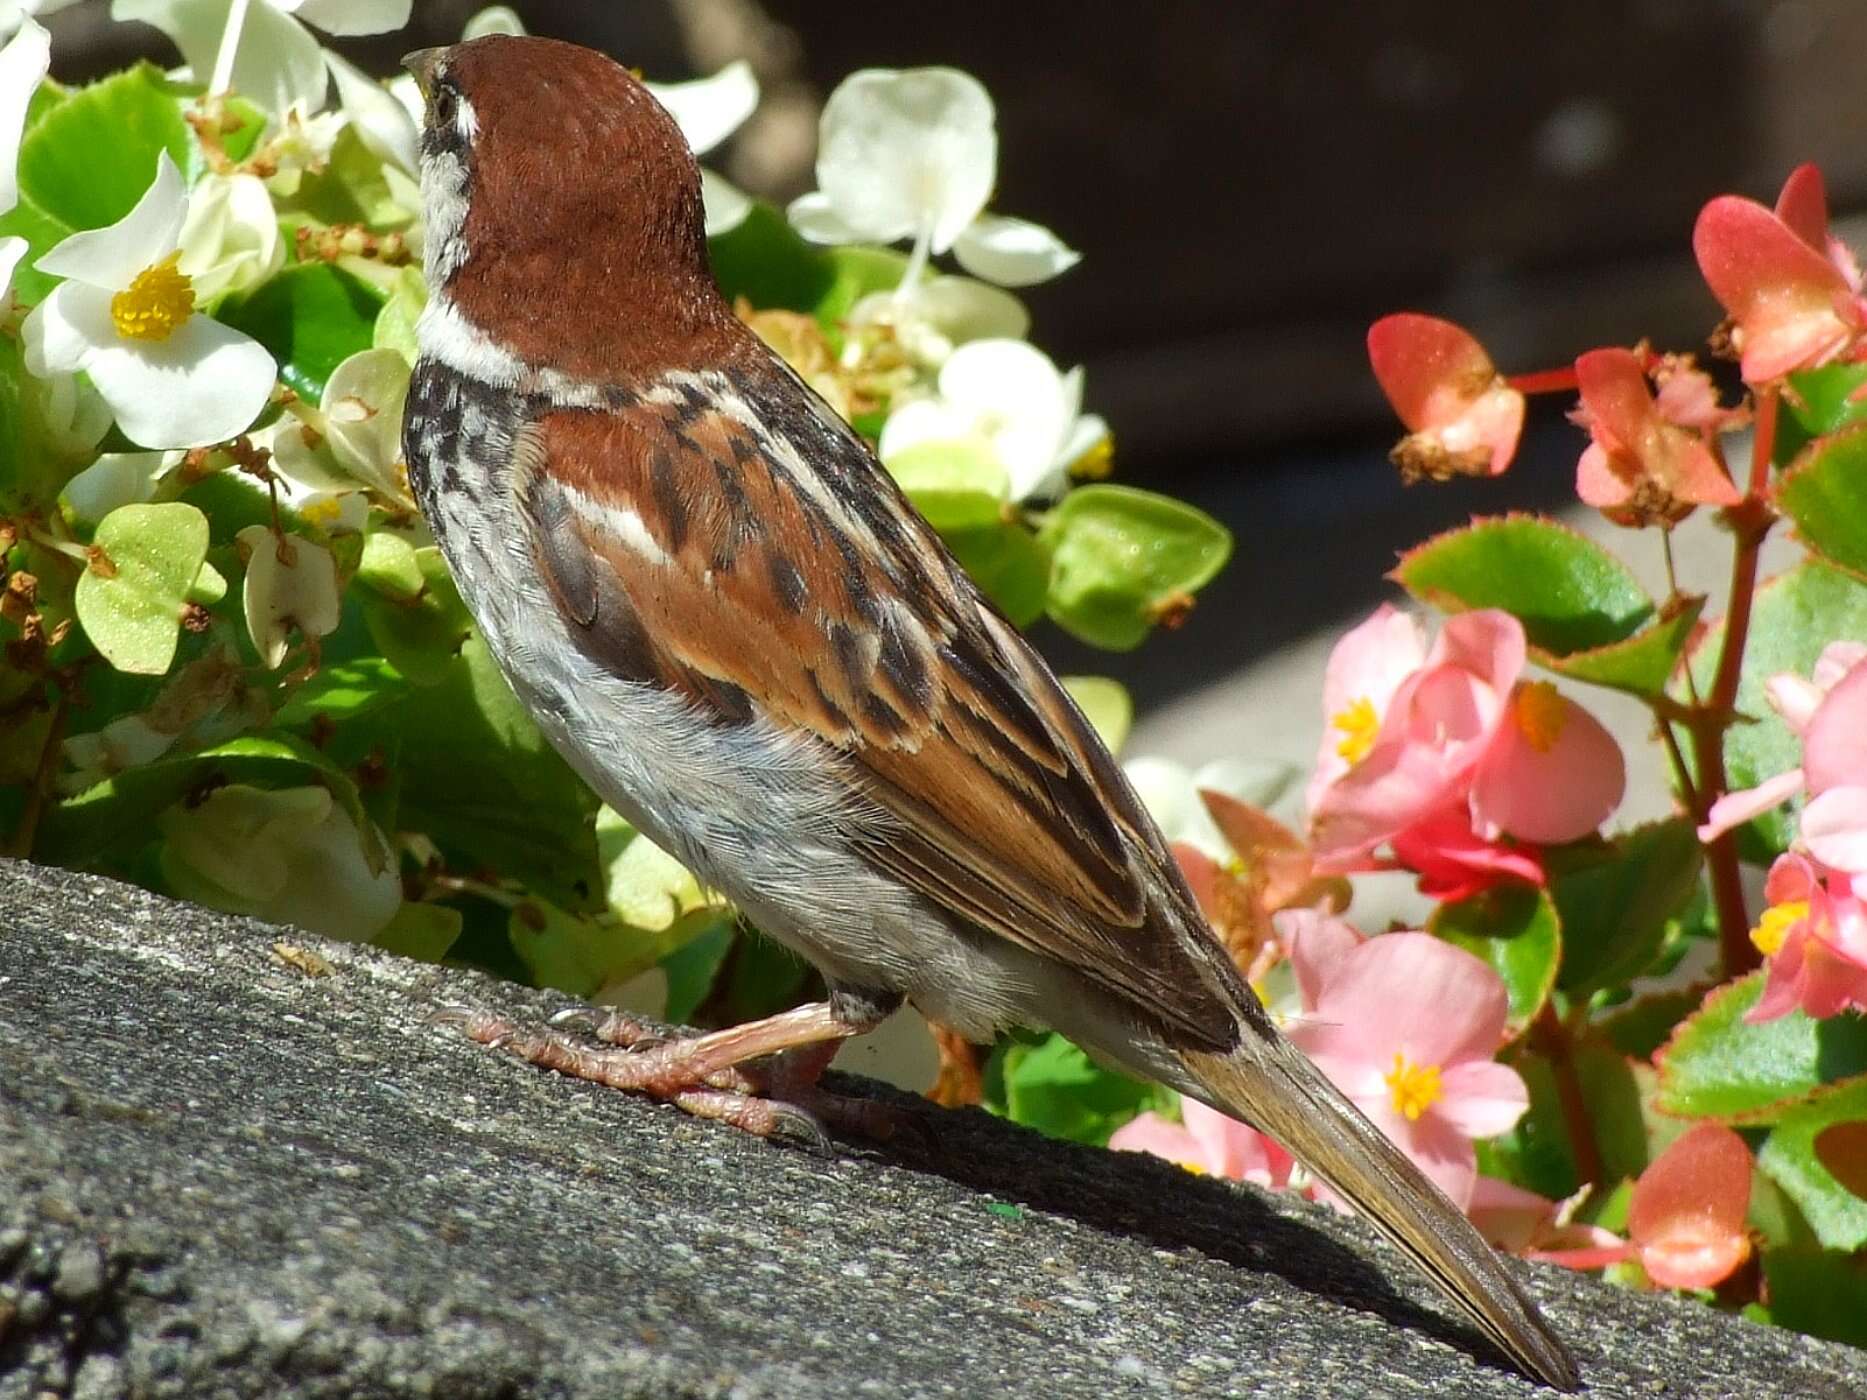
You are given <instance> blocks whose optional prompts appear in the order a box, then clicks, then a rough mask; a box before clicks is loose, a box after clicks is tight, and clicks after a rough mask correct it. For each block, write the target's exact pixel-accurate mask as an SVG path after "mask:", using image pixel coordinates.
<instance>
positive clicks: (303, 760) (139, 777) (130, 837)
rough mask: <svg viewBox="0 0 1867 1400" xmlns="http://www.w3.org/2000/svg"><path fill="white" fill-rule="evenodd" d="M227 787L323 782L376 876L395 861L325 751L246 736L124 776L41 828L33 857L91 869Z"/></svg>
mask: <svg viewBox="0 0 1867 1400" xmlns="http://www.w3.org/2000/svg"><path fill="white" fill-rule="evenodd" d="M227 783H245V784H247V785H249V786H251V787H260V788H289V787H302V786H304V785H306V784H309V783H321V784H323V785H324V786H325V787H326V788H327V789H329V790H330V794H331V796H332V797H334V798H335V799H336V800H337V803H338V805H339V806H340V807H342V808H343V809H344V811H345V812H346V813H347V814H348V815H349V817H350V819H351V820H352V821H354V822H355V823H356V825H357V829H358V830H359V831H361V832H362V833H363V839H364V852H365V854H366V856H367V857H368V859H369V863H370V866H371V868H372V869H374V870H381V869H382V868H383V865H384V863H385V862H386V861H387V859H388V856H387V852H386V851H385V849H384V847H383V844H382V838H381V836H380V835H379V834H378V833H377V831H376V828H375V824H374V823H373V822H371V821H370V820H369V817H368V814H367V813H366V812H365V811H364V808H363V803H362V799H361V795H360V794H359V793H358V791H357V785H356V783H355V782H353V781H352V780H351V778H350V776H349V774H347V773H345V772H344V771H343V770H342V769H341V768H339V767H338V766H337V765H336V764H334V763H332V762H331V761H330V759H328V758H327V757H325V756H324V755H323V754H322V753H320V752H319V751H318V750H317V749H315V748H313V747H312V746H311V745H310V744H307V743H305V742H304V741H302V740H300V739H296V738H293V737H291V736H290V735H284V734H274V735H261V734H251V735H245V736H242V737H241V738H238V739H230V740H229V741H228V742H226V743H224V744H221V745H219V746H217V747H215V748H211V749H206V750H204V751H202V752H201V753H197V754H188V755H185V756H183V757H180V758H164V759H158V760H156V762H154V763H149V764H145V765H143V766H142V767H141V768H131V769H129V770H128V771H126V772H123V773H119V774H117V775H116V777H114V778H112V779H110V780H109V781H108V782H103V783H99V784H97V785H96V786H95V787H92V788H89V789H87V790H86V791H84V792H83V793H81V794H79V795H78V796H77V797H73V798H70V799H68V800H66V801H64V802H61V803H59V804H58V805H57V806H55V807H54V808H52V810H51V811H49V812H48V813H47V814H46V817H45V820H44V822H43V823H42V824H41V826H40V830H39V839H38V841H37V842H36V843H35V844H34V847H33V856H34V858H35V859H37V860H41V861H44V862H46V863H48V864H51V865H69V866H79V867H83V866H90V865H93V864H95V863H96V862H97V861H99V860H101V859H103V858H104V857H105V856H106V855H110V854H113V853H119V852H122V851H124V850H127V849H129V848H131V847H133V846H137V845H140V844H142V843H144V842H146V841H148V840H149V838H150V837H151V836H153V835H154V833H155V819H156V817H157V816H158V815H159V814H160V813H162V812H163V811H166V810H167V809H168V808H169V807H172V806H174V805H175V803H177V802H180V801H183V800H184V799H186V798H187V797H189V796H190V795H192V794H196V793H206V792H209V791H211V790H212V789H214V788H216V787H220V786H223V785H225V784H227Z"/></svg>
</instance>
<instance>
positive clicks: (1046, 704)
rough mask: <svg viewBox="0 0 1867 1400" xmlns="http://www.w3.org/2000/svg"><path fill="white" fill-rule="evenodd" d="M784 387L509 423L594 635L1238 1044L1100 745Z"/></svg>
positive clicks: (644, 674) (523, 492)
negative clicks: (719, 402) (753, 397)
mask: <svg viewBox="0 0 1867 1400" xmlns="http://www.w3.org/2000/svg"><path fill="white" fill-rule="evenodd" d="M782 388H783V389H784V390H785V392H784V393H783V394H781V395H778V396H777V401H776V402H772V401H771V400H770V399H769V398H768V399H767V401H766V402H763V403H758V402H756V401H754V402H753V403H752V404H751V405H750V406H749V407H748V408H747V409H745V410H739V411H733V412H727V411H723V410H722V409H720V408H719V407H718V406H716V405H715V404H713V403H712V402H709V401H705V400H703V399H702V398H701V397H699V396H698V395H690V396H688V397H681V396H680V395H678V394H672V393H664V394H661V395H658V396H655V397H654V398H651V399H649V400H646V401H644V402H642V403H640V404H638V405H635V406H634V407H632V408H630V409H628V410H626V411H624V412H621V413H604V414H596V413H584V412H578V411H574V410H567V411H557V412H553V413H549V414H547V415H545V416H544V417H542V418H540V419H539V420H537V421H536V422H535V423H534V424H533V425H532V427H531V428H529V429H528V430H527V432H526V433H525V434H524V435H522V438H521V443H520V447H519V451H518V453H517V463H516V466H517V468H518V469H517V470H516V471H515V474H514V482H515V488H514V489H515V490H516V491H517V492H518V493H519V494H520V498H521V502H522V504H523V505H524V507H525V513H526V515H527V518H528V519H529V520H530V521H531V522H532V525H533V531H534V537H535V540H536V543H537V545H538V553H539V557H540V558H541V559H542V560H543V561H544V564H545V570H546V575H547V580H548V582H549V583H550V586H551V588H552V591H553V593H554V596H555V597H556V598H557V600H558V603H559V605H560V607H561V608H562V609H563V610H564V612H565V614H566V616H567V617H568V618H570V619H571V620H572V621H573V622H574V623H576V624H578V626H579V628H580V629H581V631H582V634H583V637H584V641H585V645H586V649H587V650H588V651H589V652H590V653H591V654H592V655H593V656H596V657H598V658H599V659H601V660H603V661H604V662H605V664H607V665H609V666H610V667H611V668H612V669H614V670H616V671H618V672H619V673H621V674H624V675H628V676H630V677H632V678H635V679H642V680H652V681H654V682H656V683H658V684H661V685H665V686H667V687H669V688H671V689H673V690H676V691H679V692H681V693H682V694H684V695H686V696H688V697H689V698H690V699H692V700H693V701H694V702H695V703H696V704H697V705H699V706H702V707H703V708H705V709H707V710H708V711H709V712H711V713H713V714H715V715H717V716H718V718H719V719H720V721H721V722H723V723H743V722H746V721H747V720H749V719H750V718H751V717H752V715H753V713H755V711H762V712H764V713H765V714H767V715H769V716H770V717H772V718H774V719H776V720H778V721H780V722H782V723H784V724H787V725H790V726H793V727H795V728H797V729H800V730H804V731H808V732H809V733H811V734H814V735H815V736H816V737H817V738H818V739H820V740H821V741H822V742H823V743H825V744H826V745H829V746H831V747H832V748H833V749H835V750H837V751H838V752H840V753H841V754H843V755H845V756H846V758H847V760H848V762H849V763H850V764H851V766H852V770H853V774H852V776H854V777H855V778H856V779H857V780H858V781H859V782H860V783H861V784H862V785H863V787H864V788H865V789H866V790H867V791H868V792H869V793H870V795H871V796H872V797H873V799H874V800H875V801H876V802H878V803H879V804H880V805H881V806H882V807H883V808H885V809H886V810H887V811H888V812H889V813H890V814H891V815H892V816H893V817H894V818H895V819H896V823H895V824H890V827H889V829H887V830H884V831H878V832H877V833H876V840H875V842H874V843H873V845H872V846H871V847H870V848H869V849H868V855H869V858H870V859H871V860H873V861H874V863H875V864H876V865H877V866H878V867H880V868H882V869H885V870H887V871H889V872H890V873H891V874H893V875H894V876H895V877H896V878H898V879H900V880H902V881H903V882H904V883H906V884H908V885H909V886H911V887H912V888H914V889H916V890H917V891H919V892H920V893H922V894H923V895H925V896H926V897H927V898H929V899H931V900H932V901H934V902H935V903H936V904H939V905H941V906H943V907H945V908H946V909H948V910H950V911H952V912H953V913H955V914H957V915H959V916H960V917H961V918H963V919H964V920H966V921H967V922H968V923H970V924H973V925H976V926H978V927H979V928H982V929H985V930H989V931H991V932H993V933H996V934H999V935H1001V936H1003V937H1005V938H1008V939H1011V940H1012V941H1014V942H1016V943H1019V944H1021V945H1023V946H1025V947H1027V948H1030V949H1033V950H1035V951H1037V952H1040V953H1043V954H1045V955H1048V956H1050V957H1053V958H1056V959H1057V960H1059V961H1061V962H1064V963H1067V964H1069V965H1071V966H1072V967H1074V968H1076V969H1078V970H1080V971H1081V972H1082V973H1084V974H1085V975H1087V976H1089V977H1091V978H1093V979H1094V980H1096V981H1098V982H1100V983H1101V984H1103V985H1104V986H1106V987H1108V988H1109V989H1110V990H1111V991H1114V992H1116V993H1117V994H1119V995H1121V996H1123V997H1124V998H1125V999H1126V1000H1128V1001H1129V1002H1130V1003H1131V1004H1132V1005H1133V1007H1134V1009H1135V1011H1136V1013H1137V1014H1138V1015H1141V1016H1143V1017H1144V1018H1146V1019H1148V1020H1150V1021H1153V1022H1156V1023H1160V1024H1163V1025H1167V1026H1171V1027H1173V1028H1175V1029H1176V1031H1177V1033H1178V1036H1179V1037H1181V1038H1183V1039H1186V1040H1188V1041H1190V1042H1196V1043H1200V1044H1207V1045H1213V1046H1220V1047H1222V1046H1226V1045H1229V1044H1231V1043H1232V1042H1233V1041H1234V1040H1235V1039H1236V1022H1235V1019H1234V1014H1233V1012H1232V1011H1230V1010H1229V1009H1228V1008H1227V1007H1226V1006H1225V1004H1224V1002H1223V1000H1222V999H1221V998H1217V997H1215V996H1214V995H1213V992H1212V990H1211V989H1210V987H1209V986H1208V984H1207V979H1206V978H1205V977H1202V976H1201V974H1200V972H1199V969H1198V967H1197V966H1196V961H1195V959H1194V958H1192V957H1190V956H1189V954H1188V952H1187V950H1186V944H1185V942H1184V933H1183V931H1184V930H1186V929H1187V928H1189V927H1191V928H1194V929H1203V922H1202V921H1201V920H1200V916H1199V914H1198V912H1197V909H1196V907H1195V906H1194V904H1193V901H1192V898H1191V895H1190V894H1189V893H1188V892H1187V890H1186V887H1185V884H1184V882H1183V881H1182V880H1181V878H1180V876H1179V874H1178V871H1177V869H1176V868H1175V867H1174V866H1173V864H1172V859H1171V857H1170V856H1169V855H1168V853H1167V851H1166V849H1165V847H1164V845H1163V844H1162V843H1161V841H1160V838H1159V836H1158V834H1157V833H1156V832H1155V830H1154V827H1153V825H1152V823H1151V822H1150V821H1149V820H1148V819H1147V817H1146V815H1145V814H1144V813H1143V812H1142V811H1141V809H1140V807H1139V805H1138V803H1137V802H1136V801H1135V799H1134V796H1133V794H1132V792H1131V791H1130V789H1129V787H1128V785H1127V783H1126V781H1125V780H1124V779H1123V778H1122V777H1121V775H1120V773H1119V771H1118V770H1117V769H1116V767H1115V765H1114V763H1113V760H1111V759H1110V758H1109V756H1108V753H1107V751H1106V750H1105V749H1104V748H1103V746H1102V744H1101V742H1100V741H1099V740H1098V739H1097V738H1096V737H1095V735H1094V733H1093V732H1092V731H1091V730H1090V729H1089V727H1088V726H1087V724H1086V722H1085V721H1084V720H1083V718H1082V716H1081V714H1080V713H1079V712H1078V710H1077V709H1076V707H1075V705H1074V704H1073V703H1072V702H1071V701H1070V699H1069V697H1068V696H1067V695H1066V694H1065V693H1064V691H1063V690H1062V688H1061V687H1060V686H1059V685H1058V684H1057V682H1056V680H1055V678H1054V677H1053V676H1052V675H1051V673H1050V671H1049V669H1048V668H1047V667H1046V666H1045V665H1044V664H1043V663H1042V662H1041V661H1040V660H1039V659H1038V658H1037V657H1036V655H1035V654H1034V653H1033V652H1031V650H1030V649H1029V647H1028V646H1027V645H1026V644H1025V643H1024V641H1023V639H1022V638H1020V637H1019V636H1018V635H1017V633H1016V632H1015V631H1014V630H1013V629H1012V628H1011V627H1010V626H1009V625H1008V624H1006V623H1005V622H1004V621H1003V619H1002V618H1000V617H999V616H998V614H997V613H996V612H995V611H994V610H993V609H992V608H991V606H990V605H989V604H988V603H986V602H984V600H983V599H982V598H981V597H980V595H979V594H978V592H977V590H976V589H975V588H974V587H973V586H972V584H971V582H970V581H969V580H967V579H966V577H965V575H964V574H963V572H962V571H961V570H960V567H959V566H958V564H956V563H955V562H954V561H953V559H952V557H951V556H950V555H949V554H948V553H947V552H946V550H945V548H944V546H942V545H941V544H940V542H939V539H938V537H937V536H935V535H934V534H933V532H932V531H931V530H930V529H929V528H927V527H926V525H925V524H924V523H923V522H922V521H921V520H920V518H919V517H918V516H917V515H915V514H914V513H913V512H912V511H911V510H910V509H909V508H908V507H907V506H906V503H905V501H904V500H903V499H902V498H901V496H900V494H899V492H898V491H897V489H896V488H895V486H894V483H893V482H892V480H890V479H889V478H888V477H887V475H886V474H885V473H884V472H883V471H882V470H881V468H880V467H879V466H877V465H876V464H875V462H874V459H873V458H872V457H871V456H870V454H869V451H868V449H867V447H866V445H865V444H863V443H862V442H861V440H860V439H858V438H856V437H855V436H854V434H852V433H850V432H848V430H847V429H845V428H843V426H842V425H841V423H840V422H839V421H836V420H833V419H829V418H828V415H827V413H826V412H825V411H824V410H821V409H818V408H817V407H816V405H815V404H814V402H813V401H811V400H809V399H807V398H805V397H804V395H805V393H806V391H805V390H803V389H802V387H801V386H795V385H794V384H793V383H791V382H790V381H785V382H783V384H782ZM739 391H740V396H739V402H741V403H744V402H745V400H746V399H747V398H749V397H750V392H749V386H748V385H747V384H746V383H745V382H744V381H743V380H742V381H739ZM748 420H750V421H748ZM755 425H756V426H755ZM545 461H548V462H550V463H551V465H552V471H551V473H550V474H548V475H547V474H545V473H543V472H541V471H539V470H537V466H538V464H539V463H542V462H545ZM806 462H808V463H809V467H808V469H806V467H805V463H806ZM876 566H879V567H876ZM751 697H756V701H754V700H753V699H752V698H751Z"/></svg>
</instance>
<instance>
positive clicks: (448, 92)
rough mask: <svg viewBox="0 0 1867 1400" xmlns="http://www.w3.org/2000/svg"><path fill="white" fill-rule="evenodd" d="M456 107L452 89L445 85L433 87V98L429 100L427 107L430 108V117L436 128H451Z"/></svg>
mask: <svg viewBox="0 0 1867 1400" xmlns="http://www.w3.org/2000/svg"><path fill="white" fill-rule="evenodd" d="M457 105H458V98H457V97H456V95H455V92H454V89H453V88H451V87H449V86H448V85H447V84H446V83H436V84H435V85H434V96H433V97H432V98H431V99H430V100H429V106H430V107H431V108H432V113H431V115H432V117H433V120H434V124H435V125H436V126H452V125H453V124H454V112H455V108H456V106H457Z"/></svg>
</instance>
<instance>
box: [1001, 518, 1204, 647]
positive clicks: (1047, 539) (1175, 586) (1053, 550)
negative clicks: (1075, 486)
mask: <svg viewBox="0 0 1867 1400" xmlns="http://www.w3.org/2000/svg"><path fill="white" fill-rule="evenodd" d="M1038 538H1039V540H1040V542H1041V543H1043V544H1044V545H1045V547H1046V548H1048V550H1049V551H1050V587H1049V593H1048V598H1047V604H1046V606H1047V609H1048V611H1049V613H1050V616H1051V618H1052V619H1053V620H1054V621H1055V622H1056V623H1057V624H1058V625H1059V626H1060V627H1062V628H1063V629H1064V630H1065V631H1067V632H1070V633H1073V634H1074V635H1075V636H1077V637H1080V638H1082V639H1083V640H1084V641H1086V642H1089V643H1091V644H1092V645H1095V646H1099V647H1103V648H1106V649H1107V650H1109V651H1129V650H1132V649H1133V648H1135V647H1137V646H1139V645H1140V644H1141V643H1142V641H1144V640H1145V639H1146V637H1147V634H1148V633H1149V632H1150V631H1151V630H1152V629H1153V627H1154V625H1155V623H1156V622H1159V621H1161V620H1162V619H1163V618H1167V617H1173V616H1175V615H1177V614H1178V613H1179V612H1180V611H1182V610H1183V609H1184V607H1185V606H1186V605H1187V604H1189V603H1190V602H1191V600H1192V595H1193V594H1194V592H1196V591H1197V590H1198V589H1200V588H1203V587H1204V586H1205V585H1206V584H1207V583H1208V582H1210V581H1211V579H1212V577H1213V575H1214V574H1216V573H1218V572H1219V570H1220V569H1221V568H1223V567H1224V565H1225V561H1226V560H1227V559H1228V558H1229V557H1230V556H1231V552H1232V536H1231V532H1230V531H1228V530H1227V529H1226V528H1225V527H1224V526H1223V525H1221V524H1219V522H1218V521H1216V520H1214V519H1213V518H1212V517H1211V516H1209V515H1207V514H1206V513H1205V512H1204V511H1200V510H1196V509H1194V508H1193V507H1192V506H1189V505H1186V504H1185V503H1183V502H1180V501H1176V500H1173V499H1171V498H1169V497H1167V496H1158V495H1155V494H1154V493H1153V492H1151V491H1138V490H1136V489H1135V488H1133V487H1131V486H1107V485H1097V486H1084V487H1082V488H1081V489H1079V490H1075V491H1072V492H1070V494H1069V495H1067V496H1065V497H1064V498H1063V500H1062V501H1061V502H1060V503H1059V504H1058V506H1057V507H1056V509H1055V510H1053V511H1051V512H1050V515H1049V516H1048V518H1046V519H1045V521H1044V524H1043V527H1042V529H1041V530H1040V531H1039V532H1038Z"/></svg>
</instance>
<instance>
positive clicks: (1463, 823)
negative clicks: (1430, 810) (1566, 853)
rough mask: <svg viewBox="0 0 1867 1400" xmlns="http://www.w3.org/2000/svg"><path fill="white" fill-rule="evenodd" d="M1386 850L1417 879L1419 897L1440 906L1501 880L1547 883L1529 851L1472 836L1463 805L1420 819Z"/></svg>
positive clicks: (1466, 807)
mask: <svg viewBox="0 0 1867 1400" xmlns="http://www.w3.org/2000/svg"><path fill="white" fill-rule="evenodd" d="M1388 844H1389V845H1390V846H1391V847H1392V848H1393V851H1394V859H1395V860H1397V861H1399V862H1400V863H1401V865H1403V866H1405V867H1406V868H1407V869H1408V870H1411V871H1413V872H1414V873H1415V874H1416V875H1418V876H1419V877H1420V878H1419V889H1420V893H1421V894H1423V895H1425V896H1426V897H1427V898H1429V899H1436V900H1438V901H1439V902H1440V903H1442V904H1456V903H1458V902H1459V901H1460V900H1461V899H1470V898H1471V897H1472V896H1473V895H1475V894H1482V893H1483V892H1484V891H1485V890H1488V889H1490V888H1491V887H1492V886H1493V885H1496V884H1500V883H1502V882H1504V881H1507V880H1515V881H1517V882H1519V883H1521V884H1528V885H1541V884H1544V883H1546V882H1547V880H1548V878H1549V877H1548V875H1547V873H1546V872H1545V871H1544V869H1543V858H1542V855H1541V854H1540V853H1539V852H1538V851H1537V850H1536V848H1535V847H1532V846H1516V845H1506V844H1504V843H1503V842H1499V841H1487V840H1485V839H1484V838H1483V837H1482V836H1480V835H1479V834H1478V833H1477V832H1476V831H1474V830H1472V816H1471V804H1470V803H1469V802H1454V803H1452V804H1451V805H1450V806H1447V807H1445V808H1443V809H1441V810H1440V811H1438V812H1436V813H1434V814H1433V815H1431V816H1428V817H1423V818H1421V819H1420V820H1419V821H1417V822H1415V823H1414V824H1413V825H1412V826H1410V827H1408V828H1407V829H1406V830H1405V831H1402V832H1400V833H1399V834H1398V835H1396V836H1395V837H1394V838H1393V839H1392V840H1391V841H1390V842H1388Z"/></svg>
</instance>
